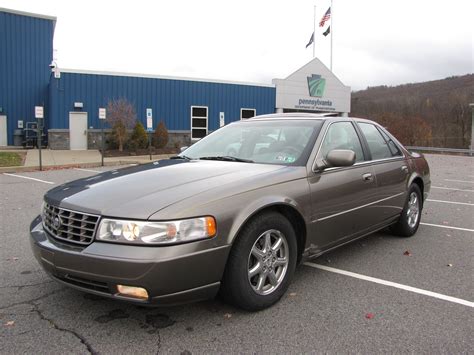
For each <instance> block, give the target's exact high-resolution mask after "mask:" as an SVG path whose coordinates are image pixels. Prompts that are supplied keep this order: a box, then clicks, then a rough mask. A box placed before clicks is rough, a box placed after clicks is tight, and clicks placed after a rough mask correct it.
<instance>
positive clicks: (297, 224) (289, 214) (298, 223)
mask: <svg viewBox="0 0 474 355" xmlns="http://www.w3.org/2000/svg"><path fill="white" fill-rule="evenodd" d="M268 211H275V212H278V213H280V214H282V215H283V216H285V217H286V218H287V219H288V221H290V223H291V225H292V226H293V229H294V230H295V235H296V243H297V245H298V254H297V255H298V259H297V260H298V262H299V261H300V260H301V257H302V256H303V252H304V247H305V245H306V224H305V222H304V219H303V217H302V216H301V214H300V213H299V212H298V211H297V210H296V209H295V208H294V207H291V206H288V205H282V204H280V205H272V206H268V207H265V208H263V209H261V210H259V211H257V212H256V213H255V214H254V215H252V216H251V217H250V218H253V217H255V216H257V215H259V214H261V213H265V212H268ZM250 218H249V219H250Z"/></svg>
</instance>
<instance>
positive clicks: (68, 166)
mask: <svg viewBox="0 0 474 355" xmlns="http://www.w3.org/2000/svg"><path fill="white" fill-rule="evenodd" d="M152 161H153V160H151V161H149V162H152ZM149 162H143V161H138V160H137V161H133V160H117V161H108V162H104V166H119V165H131V164H146V163H149ZM101 166H102V164H101V163H77V164H65V165H46V166H43V171H48V170H60V169H74V168H98V167H101ZM39 169H40V167H39V166H7V167H0V173H20V172H31V171H40V170H39Z"/></svg>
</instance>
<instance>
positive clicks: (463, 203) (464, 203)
mask: <svg viewBox="0 0 474 355" xmlns="http://www.w3.org/2000/svg"><path fill="white" fill-rule="evenodd" d="M426 201H428V202H439V203H450V204H453V205H463V206H474V203H467V202H454V201H444V200H432V199H427V200H426Z"/></svg>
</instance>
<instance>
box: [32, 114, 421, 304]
mask: <svg viewBox="0 0 474 355" xmlns="http://www.w3.org/2000/svg"><path fill="white" fill-rule="evenodd" d="M429 189H430V175H429V167H428V164H427V162H426V160H425V159H424V158H423V156H422V155H419V154H416V153H410V152H408V151H407V150H406V149H405V148H404V147H403V146H402V145H401V144H400V143H399V142H398V141H397V140H396V139H395V138H394V137H393V136H392V135H390V133H388V132H387V131H386V130H385V129H384V128H383V127H381V126H379V125H378V124H376V123H374V122H372V121H368V120H363V119H357V118H347V117H324V116H322V115H309V114H275V115H267V116H259V117H255V118H253V119H249V120H244V121H240V122H235V123H231V124H229V125H227V126H225V127H223V128H221V129H219V130H217V131H215V132H214V133H212V134H210V135H209V136H207V137H205V138H203V139H202V140H200V141H199V142H197V143H195V144H194V145H192V146H191V147H190V148H188V149H186V150H185V151H184V152H182V153H181V154H180V155H179V156H176V157H173V158H172V159H169V160H162V161H159V162H154V163H150V164H146V165H142V166H135V167H130V168H125V169H120V170H113V171H109V172H104V173H101V174H99V175H96V176H92V177H89V178H85V179H81V180H77V181H73V182H70V183H67V184H64V185H61V186H58V187H56V188H54V189H52V190H51V191H49V192H48V193H47V194H46V195H45V197H44V204H43V208H42V212H41V216H38V217H37V218H36V219H35V220H34V221H33V222H32V223H31V245H32V248H33V251H34V253H35V256H36V257H37V259H38V261H39V262H40V264H41V265H42V266H43V267H44V269H45V270H46V271H47V272H48V273H49V274H50V275H51V277H53V278H54V279H55V280H57V281H59V282H62V283H64V284H66V285H69V286H71V287H74V288H77V289H80V290H83V291H85V292H90V293H94V294H97V295H102V296H105V297H111V298H117V299H123V300H129V301H133V302H139V303H149V304H156V305H170V304H177V303H183V302H188V301H195V300H201V299H206V298H212V297H214V296H215V295H216V294H217V293H218V292H219V291H220V293H221V295H222V296H223V297H224V298H225V299H226V300H227V301H228V302H230V303H232V304H234V305H237V306H239V307H242V308H244V309H248V310H259V309H263V308H265V307H269V306H271V305H272V304H274V303H275V302H277V301H278V300H279V299H280V298H281V296H282V295H283V294H284V293H285V291H286V290H287V288H288V285H289V284H290V282H291V279H292V277H293V274H294V271H295V267H296V265H297V263H298V262H299V261H301V260H303V259H309V258H314V257H317V256H319V255H321V254H323V253H324V252H326V251H328V250H331V249H333V248H335V247H337V246H340V245H343V244H345V243H348V242H350V241H352V240H355V239H358V238H361V237H364V236H366V235H368V234H370V233H373V232H376V231H378V230H380V229H383V228H386V227H389V228H390V229H391V230H392V231H393V233H395V234H397V235H399V236H402V237H410V236H412V235H413V234H415V233H416V231H417V229H418V226H419V223H420V218H421V210H422V207H423V201H424V200H425V199H426V197H427V195H428V192H429Z"/></svg>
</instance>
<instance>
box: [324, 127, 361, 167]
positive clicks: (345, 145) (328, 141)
mask: <svg viewBox="0 0 474 355" xmlns="http://www.w3.org/2000/svg"><path fill="white" fill-rule="evenodd" d="M333 149H348V150H352V151H353V152H354V153H355V154H356V162H360V161H364V153H363V151H362V145H361V144H360V140H359V136H358V135H357V133H356V131H355V129H354V126H353V125H352V123H351V122H336V123H333V124H331V125H330V126H329V128H328V131H327V133H326V136H325V137H324V141H323V143H322V145H321V153H320V155H321V156H322V157H323V158H326V157H327V155H328V153H329V152H330V151H331V150H333Z"/></svg>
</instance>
